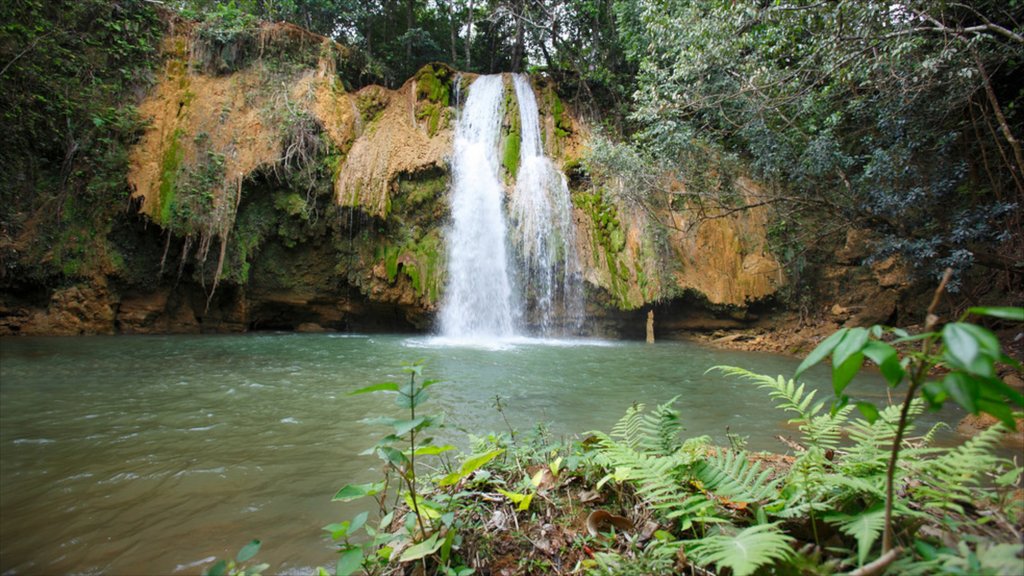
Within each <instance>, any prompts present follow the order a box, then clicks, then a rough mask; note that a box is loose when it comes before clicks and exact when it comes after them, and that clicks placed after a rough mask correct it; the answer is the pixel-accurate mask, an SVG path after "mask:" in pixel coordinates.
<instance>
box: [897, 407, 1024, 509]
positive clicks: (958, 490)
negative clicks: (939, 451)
mask: <svg viewBox="0 0 1024 576" xmlns="http://www.w3.org/2000/svg"><path fill="white" fill-rule="evenodd" d="M1005 431H1006V428H1005V426H1004V425H1003V424H1001V423H1000V424H997V425H995V426H993V427H991V428H989V429H987V430H983V431H982V432H980V433H979V434H978V435H977V436H975V437H974V438H971V439H970V440H968V441H966V442H964V443H963V444H961V445H960V446H958V447H956V448H954V449H952V450H949V451H948V452H946V453H945V454H943V455H942V456H940V457H938V458H934V459H931V460H919V461H916V462H913V463H911V466H913V468H914V469H915V472H916V477H917V478H918V479H919V480H920V481H921V485H920V486H919V487H917V488H916V489H915V490H914V493H915V495H916V496H918V497H919V498H921V499H922V500H923V501H924V507H925V508H932V507H935V508H945V509H951V510H956V511H958V512H963V509H962V507H961V506H960V505H959V504H957V501H968V502H969V501H971V500H973V494H972V489H973V488H976V487H977V486H978V479H979V477H980V476H981V473H982V472H984V471H985V470H992V469H994V468H995V467H996V466H997V465H998V464H999V463H1000V462H1001V461H1002V459H1001V458H999V457H998V456H996V455H995V453H994V452H995V449H996V447H998V445H999V443H1000V440H1001V438H1002V436H1003V433H1004V432H1005Z"/></svg>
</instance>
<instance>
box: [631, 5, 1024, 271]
mask: <svg viewBox="0 0 1024 576" xmlns="http://www.w3.org/2000/svg"><path fill="white" fill-rule="evenodd" d="M616 8H617V14H618V16H619V24H620V26H619V29H620V34H621V35H622V39H623V42H624V44H625V50H626V54H627V56H628V57H629V58H630V59H632V60H633V61H634V62H636V63H637V65H638V67H639V73H638V77H637V90H636V91H635V93H634V105H635V107H634V110H633V115H632V119H633V120H634V121H635V122H636V123H637V124H638V126H639V128H640V130H639V132H638V134H637V137H636V140H635V143H636V145H637V146H638V147H639V148H641V149H642V150H643V151H644V152H645V153H646V154H649V155H650V156H652V157H654V158H656V159H657V162H656V163H655V165H661V166H664V167H672V168H675V169H676V170H677V171H678V173H679V174H680V175H681V176H682V177H684V178H686V179H687V187H688V189H689V191H690V192H693V193H697V194H707V195H709V196H714V195H717V194H718V193H717V192H716V191H715V190H714V187H705V186H700V185H696V184H698V182H695V180H697V178H695V175H699V174H701V173H708V172H714V169H712V170H708V169H707V167H706V166H705V168H704V169H703V170H702V169H701V168H700V165H701V164H702V163H703V164H705V165H706V164H707V161H708V160H712V161H713V160H714V159H715V157H716V156H718V157H722V158H726V157H730V156H731V157H739V158H741V159H743V160H744V162H745V163H747V164H748V165H750V166H751V167H753V169H754V171H755V174H756V176H757V177H758V178H759V179H760V180H761V181H762V182H764V183H765V184H766V185H767V186H766V190H765V196H766V197H767V198H770V199H775V200H777V201H779V202H782V203H783V204H784V205H785V207H786V210H783V211H781V212H784V213H788V214H789V215H790V216H789V219H790V220H791V222H792V223H794V224H799V225H800V230H796V231H794V232H795V236H796V237H798V238H800V239H801V243H802V244H804V245H805V246H807V247H809V248H811V249H812V251H813V249H815V248H816V246H819V245H820V246H822V247H823V248H825V249H827V244H823V243H822V242H821V238H822V237H823V236H825V237H827V236H829V235H831V236H832V237H833V238H836V239H837V240H841V235H842V234H845V231H846V230H847V229H848V228H849V226H850V225H851V224H853V225H854V226H857V227H861V228H865V229H868V230H870V231H871V232H872V233H873V235H874V236H875V238H879V239H881V241H879V242H877V243H876V244H874V245H873V249H874V250H875V255H874V258H883V257H885V256H888V255H890V254H894V253H900V254H903V255H904V256H907V257H908V259H909V261H911V262H913V263H914V264H915V269H916V270H917V271H918V272H919V273H920V274H922V275H933V276H936V277H937V276H939V275H941V271H942V269H943V268H945V267H953V268H954V269H955V271H956V272H957V274H956V275H955V276H954V279H953V283H952V284H951V287H952V288H954V289H955V288H956V287H957V286H958V284H957V282H958V279H959V277H960V273H961V272H963V271H965V270H967V269H969V268H970V267H971V266H972V265H974V264H976V263H980V262H985V263H986V265H987V266H993V267H996V268H1000V267H1006V266H1010V267H1016V268H1017V269H1019V263H1016V260H1017V259H1016V258H1015V256H1013V254H1016V253H1019V252H1020V245H1021V238H1020V235H1019V233H1011V232H1008V229H1009V228H1012V227H1013V226H1014V225H1015V224H1012V223H1013V222H1016V221H1017V220H1018V217H1017V216H1015V213H1016V211H1017V210H1018V208H1019V206H1020V203H1021V202H1022V201H1024V197H1022V188H1021V184H1020V180H1019V176H1017V175H1019V174H1020V172H1021V170H1024V166H1022V165H1021V162H1022V160H1021V157H1020V152H1019V150H1020V148H1019V146H1018V145H1015V144H1013V143H1012V142H1013V141H1014V140H1015V139H1016V138H1019V137H1020V135H1019V134H1016V136H1014V135H1012V134H1013V132H1019V130H1020V116H1019V114H1020V111H1021V110H1022V109H1024V107H1022V105H1021V98H1022V96H1024V94H1022V93H1021V92H1020V91H1019V90H1018V89H1017V88H1016V87H1015V86H1016V84H1015V83H1014V80H1013V78H1014V77H1016V76H1019V74H1020V67H1021V61H1020V59H1019V50H1020V36H1019V34H1016V33H1008V32H1009V31H1010V30H1016V29H1018V25H1017V24H1016V23H1017V22H1019V17H1020V13H1019V6H1018V7H1013V8H1008V7H1006V6H1005V5H1004V4H1002V3H998V2H989V1H976V2H967V3H960V4H955V5H952V4H949V3H946V2H941V1H938V0H922V1H917V2H910V3H906V4H905V5H901V6H900V7H899V8H898V9H891V8H892V7H890V6H886V5H883V4H881V3H878V2H824V3H817V4H813V5H806V6H803V5H802V6H800V7H799V8H797V9H792V7H791V6H788V5H785V4H784V3H777V2H761V3H752V2H717V1H710V0H707V1H705V0H700V1H689V0H640V1H637V2H625V1H623V2H617V3H616ZM894 10H895V12H899V13H898V14H897V13H895V12H894ZM1004 32H1007V33H1004ZM1006 114H1009V115H1010V117H1011V118H1014V119H1012V120H1007V121H1006V122H1003V120H1000V116H1003V117H1004V118H1005V117H1006ZM997 126H998V127H999V128H998V129H997V128H996V127H997ZM997 130H1001V131H1002V133H1001V134H1000V133H998V132H997ZM1009 148H1013V149H1014V150H1015V152H1014V155H1013V156H1011V155H1010V154H1008V153H1007V152H1008V149H1009ZM709 151H711V153H710V154H709V153H708V152H709ZM712 166H715V164H712ZM1015 174H1016V175H1015ZM773 190H774V191H773ZM723 192H724V191H723ZM993 253H1001V256H1004V257H1009V260H1006V259H1003V258H996V259H992V258H989V256H992V255H994V254H993ZM825 254H827V253H826V252H824V251H823V253H822V254H818V255H815V256H814V257H815V258H823V257H824V255H825ZM983 256H984V258H983ZM794 263H799V261H794Z"/></svg>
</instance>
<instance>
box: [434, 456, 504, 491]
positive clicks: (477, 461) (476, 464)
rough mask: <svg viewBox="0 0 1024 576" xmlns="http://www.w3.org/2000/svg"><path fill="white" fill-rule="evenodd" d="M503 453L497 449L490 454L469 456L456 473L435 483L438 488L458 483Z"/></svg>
mask: <svg viewBox="0 0 1024 576" xmlns="http://www.w3.org/2000/svg"><path fill="white" fill-rule="evenodd" d="M504 451H505V449H504V448H499V449H497V450H491V451H490V452H485V453H483V454H478V455H476V456H471V457H470V458H469V459H467V460H466V461H465V462H463V463H462V466H459V470H458V472H452V473H451V474H448V475H447V476H445V477H444V478H441V479H440V480H439V481H438V482H437V484H438V486H451V485H452V484H456V483H458V481H459V480H462V479H463V478H465V477H466V476H469V475H470V474H472V473H473V472H476V471H477V470H479V469H480V468H481V467H482V466H483V465H484V464H487V463H488V462H490V461H491V460H494V459H495V458H497V457H498V456H500V455H501V454H502V453H503V452H504Z"/></svg>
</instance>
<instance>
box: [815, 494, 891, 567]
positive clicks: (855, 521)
mask: <svg viewBox="0 0 1024 576" xmlns="http://www.w3.org/2000/svg"><path fill="white" fill-rule="evenodd" d="M825 520H826V521H827V522H829V523H832V524H835V525H836V526H838V527H839V530H840V531H842V533H843V534H846V535H847V536H851V537H852V538H853V539H855V540H856V541H857V565H858V566H863V565H864V561H865V560H867V558H868V554H869V553H870V552H871V547H872V546H874V544H875V541H877V540H878V537H879V536H881V535H882V530H883V529H884V528H885V507H884V506H883V505H882V504H881V503H879V504H876V505H875V506H872V507H871V508H869V509H867V510H865V511H864V512H861V513H860V514H855V515H848V514H828V515H826V516H825Z"/></svg>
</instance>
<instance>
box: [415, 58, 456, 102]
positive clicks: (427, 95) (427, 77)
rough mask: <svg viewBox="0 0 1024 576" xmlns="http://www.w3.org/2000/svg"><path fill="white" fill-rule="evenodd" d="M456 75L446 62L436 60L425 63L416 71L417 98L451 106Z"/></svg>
mask: <svg viewBox="0 0 1024 576" xmlns="http://www.w3.org/2000/svg"><path fill="white" fill-rule="evenodd" d="M454 77H455V71H454V70H453V69H452V68H450V67H449V66H448V65H446V64H442V63H440V62H434V63H431V64H427V65H425V66H424V67H422V68H420V70H419V72H417V73H416V99H417V100H427V101H429V102H432V103H434V104H437V105H440V106H442V107H447V106H449V105H450V101H451V92H452V79H453V78H454Z"/></svg>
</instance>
